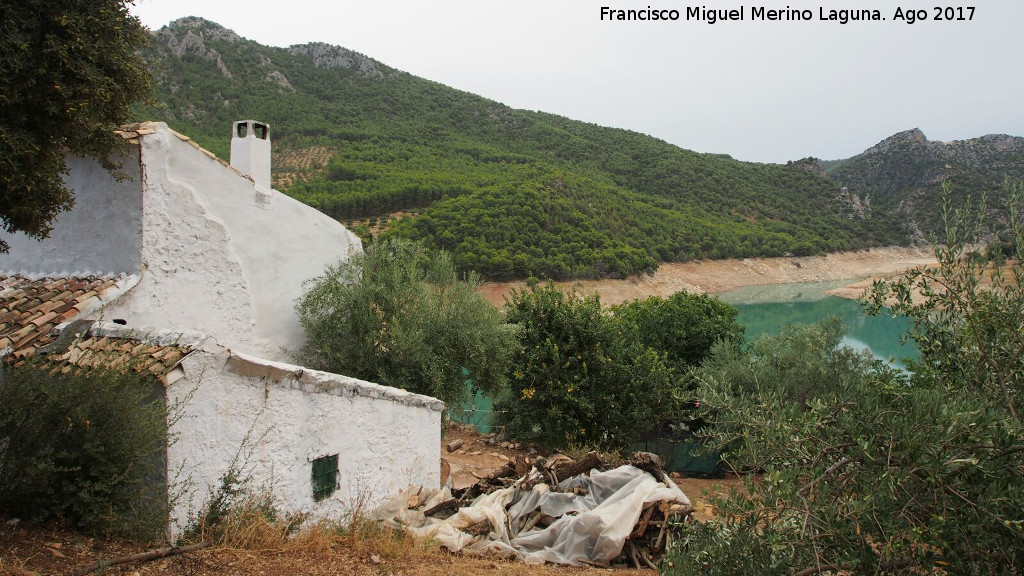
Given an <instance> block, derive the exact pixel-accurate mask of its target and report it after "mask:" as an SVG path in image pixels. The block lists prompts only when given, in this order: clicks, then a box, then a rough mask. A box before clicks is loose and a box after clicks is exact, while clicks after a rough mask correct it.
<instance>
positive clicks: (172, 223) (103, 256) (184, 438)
mask: <svg viewBox="0 0 1024 576" xmlns="http://www.w3.org/2000/svg"><path fill="white" fill-rule="evenodd" d="M119 134H121V136H122V137H124V138H125V139H126V140H127V141H128V142H129V145H130V146H129V147H130V151H129V153H128V154H127V156H126V158H125V159H124V162H123V165H124V169H125V171H126V172H127V173H128V175H129V178H128V179H126V180H123V181H117V180H115V179H114V178H113V177H112V176H111V175H110V174H109V173H108V172H106V171H105V170H103V168H102V167H100V166H99V165H98V164H96V163H94V162H92V161H90V160H85V159H80V158H70V159H69V160H68V165H69V168H70V173H69V174H68V175H67V176H66V183H67V184H68V185H69V187H70V188H71V189H72V190H73V191H74V194H75V208H74V210H73V211H71V212H68V213H63V214H61V215H60V216H59V218H58V220H57V222H56V224H55V226H54V229H53V232H52V234H51V235H50V237H49V238H48V239H47V240H44V241H42V242H38V241H36V240H33V239H30V238H27V237H25V236H23V235H20V234H15V235H8V236H6V237H5V239H6V240H7V241H8V243H9V244H10V247H11V249H10V253H9V254H0V355H4V356H7V355H13V358H15V359H18V358H21V357H25V356H31V355H35V354H49V355H51V357H52V358H54V359H55V361H60V362H67V363H72V364H79V365H82V364H88V363H89V362H96V361H99V360H97V359H98V358H103V360H102V361H104V362H106V361H110V358H111V352H113V353H114V354H115V355H122V356H133V357H135V358H136V359H137V360H138V359H141V361H142V362H143V363H144V364H145V365H146V366H147V369H149V370H150V372H152V373H153V374H154V376H155V377H157V378H159V379H160V381H161V382H162V383H163V385H164V389H165V391H166V398H167V401H168V404H173V403H174V402H176V401H182V400H187V402H186V403H185V404H184V414H183V417H182V418H181V419H180V420H177V421H176V423H175V424H174V427H173V429H172V430H171V432H172V433H174V434H176V435H177V441H176V442H175V443H174V444H172V445H171V446H170V447H169V448H168V453H167V467H168V471H169V473H168V484H169V486H170V489H171V490H178V491H184V493H185V497H183V498H181V499H180V500H178V504H177V506H176V507H175V509H174V510H173V511H172V518H171V525H170V527H169V528H170V532H171V534H172V535H174V534H176V533H178V532H179V531H180V530H182V529H183V528H184V527H185V526H186V524H187V523H188V521H189V518H190V517H191V516H192V515H194V514H195V513H196V512H198V511H199V510H200V509H201V507H202V505H203V503H204V502H205V500H206V499H207V498H208V496H209V494H210V491H211V489H212V488H214V487H216V486H217V485H218V483H219V481H220V479H221V477H222V476H223V475H224V474H225V472H226V471H227V470H228V467H229V466H230V465H231V464H232V463H233V462H235V461H236V458H235V455H236V454H239V455H241V456H240V457H241V458H242V459H244V463H245V467H244V471H245V473H246V475H247V477H248V478H249V480H250V482H251V483H252V484H253V485H255V486H257V487H266V488H269V489H271V490H272V491H273V494H274V495H275V497H276V498H277V501H278V503H279V504H280V506H281V508H282V509H283V510H285V511H289V512H297V511H303V512H309V513H311V514H313V515H314V516H337V515H340V514H343V513H344V512H345V511H346V510H347V508H348V507H349V506H352V505H353V504H355V503H356V502H357V501H358V502H359V503H361V504H364V505H365V504H370V505H373V504H375V503H380V502H383V501H384V500H386V499H387V498H388V497H389V496H391V495H393V494H395V493H397V492H398V491H399V490H400V489H403V488H405V487H407V486H416V485H422V486H437V485H438V483H439V480H440V433H441V426H440V418H441V410H442V408H443V404H442V403H441V401H439V400H437V399H435V398H430V397H426V396H421V395H416V394H410V393H408V392H405V391H402V390H398V389H394V388H388V387H384V386H380V385H377V384H373V383H370V382H364V381H361V380H357V379H354V378H349V377H346V376H340V375H336V374H329V373H325V372H319V371H315V370H310V369H307V368H304V367H301V366H297V365H294V364H290V363H289V361H288V358H289V355H288V352H289V351H292V350H296V349H298V348H299V347H300V346H301V345H302V343H303V341H304V335H303V332H302V328H301V327H300V326H299V323H298V318H297V316H296V314H295V312H294V308H293V307H294V303H295V300H296V298H297V297H298V296H299V295H300V294H301V291H302V283H303V282H304V281H305V280H307V279H309V278H312V277H314V276H317V275H319V274H320V273H322V271H323V269H324V267H325V266H327V265H328V264H333V263H336V262H337V261H338V260H339V259H342V258H347V257H348V256H350V255H351V254H352V253H353V252H355V251H358V250H361V244H360V242H359V240H358V238H356V237H355V236H354V235H353V234H352V233H350V232H349V231H348V230H347V229H345V228H344V226H342V225H341V224H339V223H338V222H336V221H334V220H333V219H331V218H329V217H327V216H325V215H324V214H322V213H320V212H318V211H316V210H314V209H312V208H310V207H308V206H305V205H303V204H301V203H300V202H297V201H296V200H293V199H292V198H290V197H288V196H286V195H284V194H282V193H280V192H278V191H276V190H273V189H272V188H271V187H270V134H269V127H268V126H267V125H266V124H262V123H259V122H255V121H252V120H245V121H241V122H236V123H234V124H233V126H232V141H231V162H230V164H227V163H225V162H223V161H221V160H218V159H217V158H216V157H214V156H213V155H212V154H211V153H209V152H207V151H205V150H203V149H202V148H200V147H199V146H198V145H196V144H195V143H194V142H192V141H191V140H190V139H189V138H188V137H186V136H183V135H181V134H178V133H176V132H174V131H173V130H171V129H169V128H168V127H167V125H166V124H163V123H143V124H139V125H133V126H129V127H125V128H124V129H122V130H121V131H119ZM82 320H87V321H91V322H81V321H82ZM69 325H70V326H71V331H73V332H74V333H75V336H76V338H73V339H70V338H58V336H59V334H60V332H61V331H62V330H64V329H65V328H67V327H68V326H69ZM101 352H102V354H101ZM235 463H236V464H237V462H235ZM178 471H180V472H178Z"/></svg>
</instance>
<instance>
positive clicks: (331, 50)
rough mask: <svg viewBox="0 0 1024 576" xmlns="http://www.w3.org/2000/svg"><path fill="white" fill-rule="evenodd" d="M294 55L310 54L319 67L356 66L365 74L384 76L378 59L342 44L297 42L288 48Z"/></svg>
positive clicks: (377, 76)
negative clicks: (341, 45)
mask: <svg viewBox="0 0 1024 576" xmlns="http://www.w3.org/2000/svg"><path fill="white" fill-rule="evenodd" d="M288 51H289V52H291V53H292V55H293V56H308V57H310V58H311V59H312V60H313V65H314V66H316V67H317V68H328V69H330V68H355V69H356V70H358V71H359V72H360V73H362V74H363V75H364V76H370V77H375V78H383V77H384V70H383V69H382V66H381V65H380V64H378V63H377V61H376V60H373V59H372V58H368V57H366V56H363V55H362V54H360V53H358V52H353V51H351V50H348V49H346V48H342V47H340V46H332V45H330V44H325V43H323V42H310V43H309V44H296V45H294V46H291V47H290V48H288Z"/></svg>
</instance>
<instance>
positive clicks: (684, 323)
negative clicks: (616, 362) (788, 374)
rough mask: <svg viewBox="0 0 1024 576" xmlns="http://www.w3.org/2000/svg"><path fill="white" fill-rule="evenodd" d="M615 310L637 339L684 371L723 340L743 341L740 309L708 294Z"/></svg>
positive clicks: (636, 302) (645, 301) (641, 302)
mask: <svg viewBox="0 0 1024 576" xmlns="http://www.w3.org/2000/svg"><path fill="white" fill-rule="evenodd" d="M612 311H613V313H614V314H615V317H616V318H617V319H618V320H619V322H621V323H622V325H623V327H624V328H629V329H631V330H632V331H633V337H634V338H636V339H638V340H639V341H640V342H643V343H644V344H646V345H647V346H649V347H651V348H654V349H655V350H658V351H660V352H663V353H664V354H665V359H666V361H667V362H668V363H669V365H670V366H672V367H673V368H675V369H677V370H680V371H683V370H686V369H688V368H690V367H692V366H696V365H698V364H700V362H701V361H702V360H703V359H704V358H705V356H707V355H708V353H709V352H710V351H711V347H712V346H713V345H714V344H715V343H716V342H718V341H720V340H724V341H726V342H733V343H735V344H741V343H742V342H743V326H742V325H741V324H740V323H739V322H737V321H736V315H737V314H739V310H737V309H736V308H735V307H734V306H730V305H729V304H726V303H725V302H722V301H721V300H719V299H718V298H716V297H714V296H711V295H708V294H690V293H688V292H685V291H680V292H676V293H675V294H673V295H672V296H669V297H668V298H659V297H657V296H651V297H650V298H645V299H643V300H633V301H630V302H626V303H624V304H621V305H619V306H615V307H613V308H612Z"/></svg>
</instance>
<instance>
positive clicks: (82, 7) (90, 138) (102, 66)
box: [0, 0, 150, 252]
mask: <svg viewBox="0 0 1024 576" xmlns="http://www.w3.org/2000/svg"><path fill="white" fill-rule="evenodd" d="M131 3H132V1H131V0H68V1H61V2H53V1H50V0H19V1H17V2H5V3H4V7H3V10H2V11H0V80H2V82H3V85H4V87H3V90H0V225H2V227H3V229H4V230H5V231H7V232H16V231H21V232H25V233H26V234H28V235H29V236H32V237H34V238H38V239H42V238H45V237H46V236H47V234H48V233H49V231H50V229H51V222H52V221H53V219H54V217H56V215H57V214H59V213H60V212H62V211H65V210H70V209H71V207H72V206H73V204H74V198H73V196H72V193H71V191H70V190H68V189H67V187H66V186H65V185H64V183H63V182H62V180H61V176H62V175H63V174H65V173H66V172H67V166H66V164H65V161H64V155H65V154H67V153H70V154H75V155H79V156H85V157H91V158H95V159H96V160H98V161H99V162H100V164H102V165H103V167H104V168H107V169H108V170H112V171H114V172H115V173H116V171H117V169H118V163H117V154H118V152H119V151H120V150H121V147H122V146H123V142H122V141H121V138H120V137H118V136H117V135H115V134H114V133H113V130H114V128H115V127H117V126H118V125H120V124H124V123H125V122H126V121H127V120H128V118H129V114H130V112H129V107H130V106H131V104H132V103H133V102H136V101H138V100H141V99H143V98H145V97H147V96H148V95H149V89H150V88H149V76H148V74H147V72H146V67H145V63H144V62H143V60H142V58H141V56H140V55H139V52H138V50H139V48H141V47H142V46H143V45H144V44H145V43H146V42H147V41H148V36H147V34H146V31H145V29H144V28H143V27H142V25H141V24H140V22H139V20H138V19H137V18H135V17H134V16H131V15H130V14H129V13H128V6H129V5H130V4H131ZM8 248H9V247H8V245H7V243H6V242H4V241H3V240H2V239H0V252H6V251H7V250H8Z"/></svg>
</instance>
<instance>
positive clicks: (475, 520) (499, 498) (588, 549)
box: [380, 465, 690, 566]
mask: <svg viewBox="0 0 1024 576" xmlns="http://www.w3.org/2000/svg"><path fill="white" fill-rule="evenodd" d="M424 496H427V497H426V498H425V500H426V501H425V502H423V500H424ZM451 497H452V496H451V492H450V491H449V490H448V489H447V488H442V489H441V490H437V491H432V492H431V493H430V494H424V491H423V490H419V491H417V490H416V489H410V490H408V491H406V492H405V493H403V494H402V495H401V496H400V497H399V498H397V499H396V500H394V501H393V502H392V503H391V505H389V506H388V507H386V508H385V509H383V510H382V511H381V516H380V517H381V518H382V519H388V520H391V521H393V522H395V523H397V524H399V525H402V526H403V527H405V528H406V529H407V530H408V532H410V533H411V534H413V535H415V536H417V537H421V538H429V539H432V540H434V541H435V542H437V543H439V544H440V545H441V546H444V547H445V548H448V549H449V550H451V551H453V552H458V551H462V550H468V551H480V552H499V553H510V554H514V555H516V556H517V557H519V558H520V559H521V560H523V561H525V562H527V563H533V564H542V563H544V562H551V563H554V564H568V565H572V566H581V565H583V564H584V562H581V560H585V561H587V562H591V563H598V564H608V563H610V562H611V561H612V560H614V559H615V558H616V557H618V556H619V554H620V553H621V552H622V547H623V545H624V544H625V541H626V538H627V537H628V536H629V534H630V532H632V531H633V528H634V527H635V526H636V524H637V521H638V520H639V518H640V514H641V513H642V512H643V509H644V506H645V504H650V503H654V502H668V503H670V504H678V505H681V506H683V507H686V508H689V507H690V500H689V499H688V498H687V497H686V495H685V494H683V492H682V490H680V489H679V487H678V486H676V485H675V484H674V483H671V482H669V483H668V484H666V483H664V482H659V481H658V480H655V479H654V477H653V476H651V475H650V474H648V473H646V472H644V471H643V470H640V469H639V468H635V467H633V466H628V465H627V466H620V467H619V468H615V469H614V470H609V471H607V472H599V471H597V470H594V471H592V472H591V473H590V475H589V476H587V475H584V474H581V475H579V476H575V477H573V478H569V479H567V480H564V481H562V482H560V483H559V484H558V486H557V489H556V490H551V489H550V487H549V486H548V485H547V484H538V485H536V486H534V487H533V489H531V490H529V491H524V490H522V489H521V488H519V487H518V483H517V485H514V486H511V487H508V488H502V489H499V490H495V491H494V492H491V493H490V494H485V495H482V496H479V497H478V498H477V499H476V500H474V501H473V503H472V504H470V505H469V506H466V507H464V508H460V509H459V510H458V511H457V512H456V513H455V514H453V515H452V516H450V517H448V518H447V519H444V520H438V519H435V518H428V517H425V516H424V515H423V513H422V512H421V511H419V510H409V509H408V503H409V501H410V499H416V500H418V501H419V502H421V503H422V505H421V506H419V508H422V509H424V510H426V509H429V508H430V507H431V506H433V505H436V504H438V503H440V502H444V501H446V500H449V499H451ZM537 510H540V511H541V512H543V513H544V514H547V515H548V516H552V517H555V518H557V520H555V521H554V522H553V523H552V524H551V525H550V526H548V527H547V528H543V529H533V530H529V531H525V532H522V533H519V532H518V529H519V526H520V525H521V524H522V523H521V522H520V520H521V519H522V518H524V517H526V516H528V515H530V514H531V513H533V512H535V511H537ZM484 520H488V521H490V525H491V532H490V533H489V534H486V535H484V536H482V537H481V536H474V535H472V534H469V533H467V532H463V529H465V528H467V527H469V526H473V525H474V524H479V523H480V522H483V521H484Z"/></svg>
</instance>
